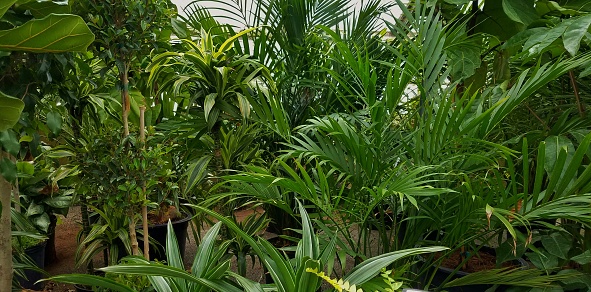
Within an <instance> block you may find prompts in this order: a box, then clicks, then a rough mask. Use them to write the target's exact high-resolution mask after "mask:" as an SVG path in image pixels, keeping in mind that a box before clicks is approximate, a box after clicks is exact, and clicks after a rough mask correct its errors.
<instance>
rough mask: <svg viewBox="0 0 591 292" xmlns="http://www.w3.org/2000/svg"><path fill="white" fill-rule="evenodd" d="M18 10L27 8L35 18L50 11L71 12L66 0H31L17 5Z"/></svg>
mask: <svg viewBox="0 0 591 292" xmlns="http://www.w3.org/2000/svg"><path fill="white" fill-rule="evenodd" d="M17 9H18V10H28V11H30V12H31V14H32V15H33V16H34V17H35V18H43V17H46V16H48V15H49V14H51V13H56V14H69V13H71V9H70V5H68V2H67V1H60V2H55V1H42V0H37V1H31V2H27V3H25V4H22V5H18V7H17Z"/></svg>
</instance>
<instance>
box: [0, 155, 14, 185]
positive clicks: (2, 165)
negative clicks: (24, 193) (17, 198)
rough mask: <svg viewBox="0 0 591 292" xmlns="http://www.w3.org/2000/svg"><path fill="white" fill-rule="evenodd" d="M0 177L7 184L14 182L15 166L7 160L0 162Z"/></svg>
mask: <svg viewBox="0 0 591 292" xmlns="http://www.w3.org/2000/svg"><path fill="white" fill-rule="evenodd" d="M0 175H2V176H3V177H4V179H6V180H7V181H9V182H14V181H15V180H16V175H17V170H16V165H15V164H14V163H13V162H12V161H11V160H10V159H8V158H4V159H2V160H0Z"/></svg>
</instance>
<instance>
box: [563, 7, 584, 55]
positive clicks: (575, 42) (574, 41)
mask: <svg viewBox="0 0 591 292" xmlns="http://www.w3.org/2000/svg"><path fill="white" fill-rule="evenodd" d="M590 25H591V15H585V16H582V17H580V18H577V19H576V20H574V21H573V22H572V23H571V25H569V26H568V27H567V28H566V31H565V32H564V35H563V37H562V41H563V43H564V48H565V49H566V51H567V52H568V53H569V54H571V56H575V55H576V54H577V52H578V51H579V48H580V47H581V40H582V39H583V36H585V34H587V33H588V31H589V26H590Z"/></svg>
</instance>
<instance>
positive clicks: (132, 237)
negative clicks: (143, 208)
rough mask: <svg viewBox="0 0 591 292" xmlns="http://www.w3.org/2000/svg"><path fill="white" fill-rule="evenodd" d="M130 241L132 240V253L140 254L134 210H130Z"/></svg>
mask: <svg viewBox="0 0 591 292" xmlns="http://www.w3.org/2000/svg"><path fill="white" fill-rule="evenodd" d="M129 241H131V254H132V255H140V251H139V246H138V243H137V234H136V232H135V214H134V212H133V211H130V212H129Z"/></svg>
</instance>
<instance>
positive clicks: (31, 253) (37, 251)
mask: <svg viewBox="0 0 591 292" xmlns="http://www.w3.org/2000/svg"><path fill="white" fill-rule="evenodd" d="M46 246H47V242H46V241H44V242H41V243H39V244H38V245H35V246H33V247H29V248H27V249H25V254H26V255H27V256H28V257H30V258H31V260H32V261H33V262H34V263H35V265H36V266H37V267H38V268H40V269H44V268H45V248H46ZM25 277H26V279H22V278H20V279H18V282H19V283H20V285H21V286H22V287H23V288H25V289H31V290H43V287H44V286H45V283H44V282H41V283H37V284H35V282H37V281H39V280H41V279H42V278H44V277H43V274H42V273H40V272H38V271H34V270H25Z"/></svg>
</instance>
